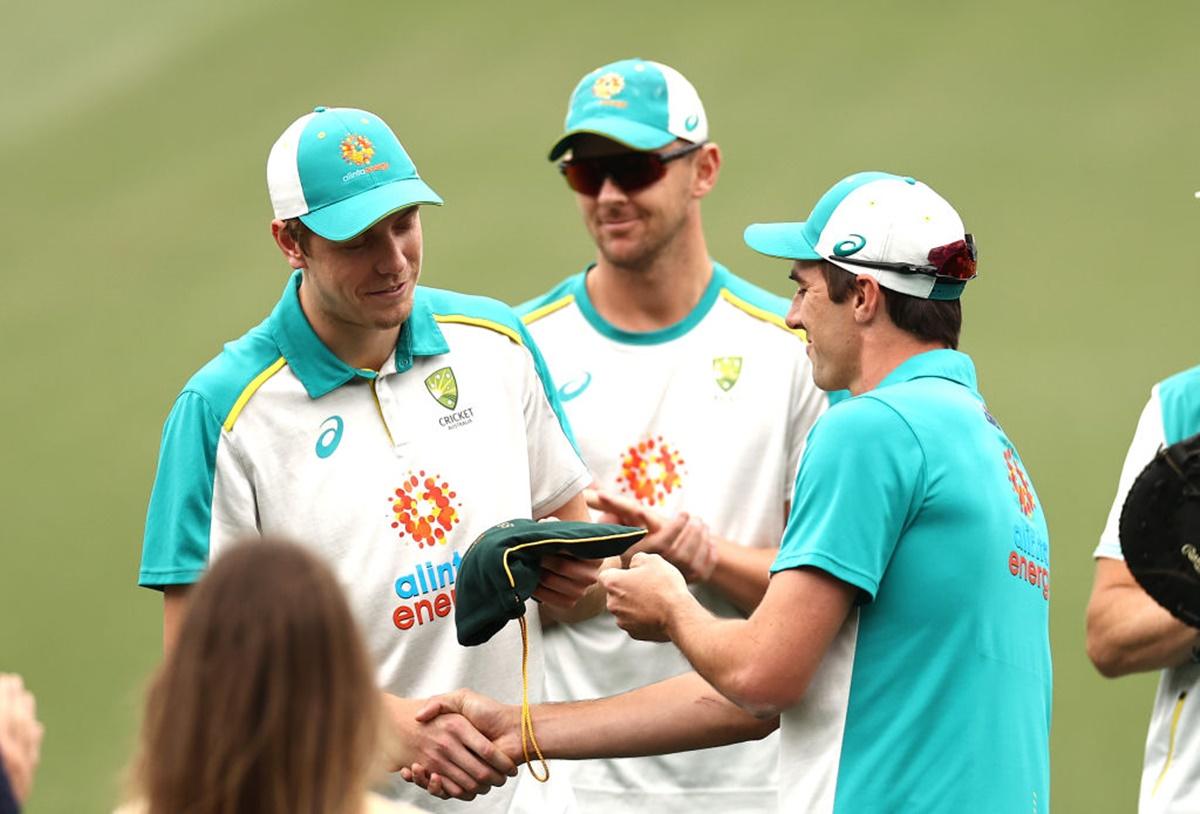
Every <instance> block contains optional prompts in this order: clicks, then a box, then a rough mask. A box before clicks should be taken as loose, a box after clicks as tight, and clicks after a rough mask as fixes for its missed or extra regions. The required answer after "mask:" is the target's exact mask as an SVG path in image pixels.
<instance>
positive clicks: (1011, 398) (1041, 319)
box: [0, 0, 1200, 814]
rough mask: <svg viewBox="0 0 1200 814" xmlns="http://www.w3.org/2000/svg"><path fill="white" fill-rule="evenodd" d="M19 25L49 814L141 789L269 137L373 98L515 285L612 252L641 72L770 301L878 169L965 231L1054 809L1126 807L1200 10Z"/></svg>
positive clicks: (230, 18)
mask: <svg viewBox="0 0 1200 814" xmlns="http://www.w3.org/2000/svg"><path fill="white" fill-rule="evenodd" d="M2 20H3V22H2V23H0V29H2V32H0V77H2V78H0V87H2V89H3V93H2V95H0V99H3V110H2V112H0V179H2V180H0V213H2V214H0V234H3V236H4V239H3V248H2V251H3V253H4V255H5V261H4V262H5V269H4V271H3V273H2V275H0V279H2V281H3V282H2V284H0V347H2V348H3V350H2V352H0V360H2V361H0V364H2V371H0V372H2V373H3V381H4V382H5V386H4V395H3V398H2V399H0V411H2V412H0V427H3V431H2V434H0V439H2V447H0V448H2V449H3V456H2V459H3V461H4V463H5V466H4V468H3V472H2V474H0V487H2V488H0V500H2V501H3V502H2V504H0V508H2V514H3V520H4V522H3V531H2V532H0V538H2V540H3V543H2V546H0V670H10V671H11V670H16V671H20V672H22V673H23V674H24V675H25V676H26V678H27V680H28V683H29V684H30V685H31V686H32V688H33V689H34V690H35V691H36V693H37V695H38V700H39V705H40V712H41V716H42V719H43V720H44V722H45V724H46V728H47V734H46V741H45V748H44V757H43V765H42V771H41V774H40V776H39V779H38V788H37V792H36V795H35V799H34V801H33V803H32V805H31V806H30V808H29V811H30V812H32V813H33V814H46V813H47V812H83V811H105V810H109V808H110V807H111V804H112V803H113V802H114V800H115V799H116V793H117V788H118V779H117V778H118V773H119V769H120V767H121V766H122V765H123V763H124V761H125V759H126V757H127V755H128V752H129V749H130V745H131V743H132V738H133V734H134V730H135V721H136V710H137V706H138V703H139V697H140V692H141V687H142V686H143V683H144V681H145V678H146V676H147V674H148V671H149V670H150V669H151V668H152V666H153V665H154V663H155V662H156V659H157V657H158V647H159V645H158V635H159V618H160V599H159V597H158V595H157V594H153V593H151V592H149V591H145V590H141V589H138V588H136V587H135V579H136V570H137V563H138V558H139V553H140V545H141V532H142V523H143V520H144V512H145V506H146V499H147V496H148V493H149V488H150V481H151V477H152V474H153V471H154V464H155V456H156V451H157V444H158V438H159V431H160V428H161V422H162V420H163V418H164V417H165V415H166V413H167V410H168V409H169V407H170V404H171V402H172V400H173V398H174V396H175V394H176V393H177V392H178V390H179V388H180V386H181V385H182V384H183V382H184V381H185V379H186V378H187V377H188V375H189V374H190V373H191V372H192V371H193V370H194V369H195V368H197V367H198V366H199V365H200V364H202V363H203V362H204V361H205V360H207V359H208V358H209V357H211V356H212V355H214V354H215V353H216V352H217V351H218V350H219V349H220V346H221V343H222V342H223V341H225V340H227V339H230V338H233V337H236V336H237V335H239V334H240V333H241V332H242V331H243V330H245V329H246V328H247V327H249V326H251V325H253V324H255V323H256V322H257V321H258V320H259V319H260V318H261V317H262V316H263V315H264V314H265V313H266V312H267V310H268V309H269V308H270V306H271V305H272V304H273V303H274V301H275V299H276V297H277V296H278V292H279V290H280V288H281V286H282V284H283V281H284V279H285V277H286V274H287V271H288V269H287V268H286V266H285V264H284V263H283V262H282V260H281V258H280V257H279V255H278V252H277V251H276V249H275V248H274V246H273V244H272V243H271V241H270V239H269V236H268V231H267V224H268V220H269V218H270V209H269V205H268V201H267V195H266V190H265V184H264V174H265V170H264V165H265V161H266V155H267V150H268V148H269V147H270V144H271V142H272V141H273V140H274V138H275V137H276V136H277V135H278V133H279V132H280V131H281V130H282V129H283V127H285V126H286V125H287V124H288V123H289V122H291V121H292V119H294V118H295V117H296V116H298V115H300V114H301V113H303V112H305V111H306V110H307V109H309V108H311V107H312V106H313V105H316V104H326V105H356V106H362V107H367V108H370V109H372V110H374V111H376V112H378V113H379V114H381V115H382V116H383V117H384V118H385V119H386V120H387V121H389V122H390V123H391V124H393V126H395V128H396V129H397V131H398V132H399V134H400V137H401V139H402V140H403V142H404V143H405V145H406V146H407V147H408V148H409V150H410V152H411V153H412V155H413V156H414V158H415V159H416V161H417V163H418V166H419V167H420V168H421V171H422V174H423V175H424V176H425V177H426V179H428V180H429V182H430V183H431V184H432V185H433V186H434V188H435V189H437V190H438V192H440V193H441V194H442V195H443V196H444V197H445V199H446V202H447V205H446V206H445V207H444V208H443V209H440V210H430V211H427V212H426V213H424V215H423V222H424V230H425V240H426V254H425V270H424V281H425V282H427V283H429V284H432V285H437V286H443V287H450V288H458V289H463V290H467V291H472V292H481V293H486V294H490V295H494V296H497V297H500V298H502V299H506V300H509V301H519V300H522V299H525V298H527V297H529V296H532V295H534V294H536V293H538V292H540V291H541V290H543V289H545V288H547V287H549V285H550V284H551V283H552V282H554V281H556V280H558V279H559V278H561V277H563V276H565V275H567V274H569V273H572V272H574V271H576V270H578V269H579V268H580V267H581V266H582V265H583V264H584V262H585V261H586V260H587V259H588V257H589V252H590V244H589V242H588V240H587V238H586V236H585V234H584V232H583V230H582V228H581V226H580V225H579V223H578V218H577V215H576V213H575V211H574V206H573V203H572V200H571V197H570V195H569V194H568V192H567V190H566V189H565V187H564V185H563V184H562V182H561V180H560V179H559V178H558V176H557V174H556V173H555V172H554V171H553V170H552V168H551V166H550V165H549V164H548V163H547V162H546V161H545V154H546V151H547V150H548V148H549V146H550V144H551V143H552V141H553V140H554V137H555V136H556V135H557V133H558V128H559V127H560V125H561V121H562V114H563V112H564V109H565V103H566V97H567V94H568V92H569V91H570V89H571V87H572V86H573V84H574V82H575V80H576V79H577V78H578V77H579V76H580V75H582V74H583V73H584V72H585V71H586V70H589V69H591V68H592V67H595V66H596V65H599V64H601V63H603V62H607V61H609V60H612V59H616V58H620V57H625V56H635V55H637V56H643V57H647V58H653V59H657V60H661V61H664V62H667V63H669V64H671V65H673V66H675V67H677V68H679V69H680V70H682V71H683V72H684V73H685V74H686V75H688V77H689V78H690V79H692V80H693V82H694V83H695V84H696V86H697V87H698V88H699V90H700V93H701V95H702V97H703V98H704V100H705V103H706V105H707V107H708V111H709V115H710V118H711V121H712V135H713V137H714V139H716V140H717V141H719V142H720V144H721V146H722V147H723V149H724V152H725V159H726V161H725V166H724V169H723V173H722V177H721V180H720V184H719V185H718V187H717V189H716V191H715V192H714V194H713V195H712V196H711V198H710V199H709V200H708V201H707V202H706V204H705V220H706V225H707V229H708V234H709V236H710V242H711V248H712V251H713V254H714V255H715V256H716V257H717V258H719V259H720V260H722V261H723V262H724V263H726V264H727V265H729V266H731V267H732V268H733V269H734V270H735V271H737V272H739V273H741V274H742V275H744V276H747V277H749V278H750V279H752V280H754V281H756V282H759V283H761V284H764V285H766V286H767V287H769V288H771V289H772V290H775V291H777V292H779V293H782V294H789V293H790V291H789V286H788V283H787V281H786V268H785V266H784V264H783V263H781V262H771V261H769V260H767V259H765V258H762V257H759V256H756V255H754V254H752V253H751V252H750V251H749V250H748V249H746V248H745V247H744V246H743V245H742V243H741V238H740V236H741V231H742V228H743V227H744V225H745V224H747V223H749V222H751V221H753V220H761V219H782V218H795V219H799V218H801V217H803V216H804V215H805V214H806V213H807V211H808V208H809V206H810V205H811V203H812V202H813V201H814V200H815V198H816V197H817V196H818V195H819V194H820V193H821V192H822V191H824V190H825V189H826V188H827V187H828V186H829V184H830V183H832V182H833V181H834V180H836V179H838V178H840V177H842V176H844V175H846V174H848V173H850V172H852V171H856V170H861V169H882V170H890V171H895V172H900V173H906V174H912V175H915V176H917V177H919V178H921V179H923V180H925V181H928V182H929V183H930V184H931V185H932V186H934V187H935V188H936V189H938V190H939V191H940V192H942V193H943V194H944V195H946V197H948V198H949V199H950V200H951V201H953V202H954V203H955V205H956V206H957V207H958V208H959V210H960V211H961V212H962V214H963V215H964V218H965V220H966V221H967V223H968V225H969V228H970V229H971V230H972V231H973V232H974V233H975V235H976V236H977V239H978V242H979V245H980V251H981V265H980V268H981V274H980V277H979V279H978V281H976V282H975V283H973V284H972V285H971V287H970V291H969V292H968V293H967V295H966V297H965V300H964V305H965V314H966V329H965V335H964V349H965V350H967V351H968V352H970V353H972V354H973V355H974V356H975V358H976V360H977V362H978V365H979V368H980V381H981V388H982V390H983V392H984V394H985V396H986V397H987V398H988V401H989V404H990V406H991V408H992V411H993V412H994V413H995V415H996V416H997V417H999V419H1000V420H1001V421H1002V422H1003V424H1004V426H1005V428H1006V430H1007V431H1008V433H1009V434H1010V435H1011V437H1012V438H1013V439H1014V440H1015V442H1016V443H1017V444H1018V445H1019V446H1020V449H1021V452H1022V455H1023V457H1024V460H1025V463H1026V464H1027V466H1028V469H1029V471H1030V473H1031V475H1032V476H1033V478H1034V480H1035V482H1036V484H1037V488H1038V491H1039V493H1040V497H1041V499H1042V501H1043V503H1044V506H1045V509H1046V515H1047V517H1048V519H1049V522H1050V526H1051V532H1052V551H1053V554H1052V572H1053V594H1052V599H1051V617H1052V622H1051V624H1052V640H1053V647H1054V657H1055V672H1056V675H1055V679H1056V680H1055V701H1056V704H1055V713H1054V725H1053V760H1054V765H1053V786H1052V789H1053V801H1054V806H1055V808H1056V809H1057V810H1058V811H1060V812H1079V811H1089V812H1126V811H1131V810H1133V805H1134V801H1135V799H1136V789H1137V783H1138V776H1139V771H1140V765H1141V757H1140V756H1141V748H1142V741H1143V738H1144V733H1145V722H1146V719H1147V716H1148V713H1149V708H1150V702H1151V698H1152V694H1153V689H1154V679H1153V678H1152V677H1149V676H1144V677H1139V678H1135V679H1123V680H1120V681H1116V682H1109V681H1105V680H1103V679H1101V678H1099V677H1098V676H1097V675H1096V674H1095V673H1094V672H1093V671H1092V669H1091V667H1090V665H1089V663H1088V662H1087V659H1086V656H1085V655H1084V652H1083V609H1084V605H1085V602H1086V598H1087V593H1088V590H1089V587H1090V580H1091V568H1092V563H1091V556H1090V553H1091V549H1092V547H1093V545H1094V544H1095V539H1096V537H1097V534H1098V533H1099V531H1100V528H1101V526H1102V525H1103V521H1104V516H1105V513H1106V511H1107V509H1108V505H1109V502H1110V501H1111V499H1112V494H1113V491H1114V489H1115V481H1116V476H1117V473H1118V470H1119V468H1120V463H1121V459H1122V456H1123V453H1124V450H1125V447H1126V445H1127V443H1128V441H1129V438H1130V437H1131V434H1132V431H1133V426H1134V422H1135V421H1136V418H1137V415H1138V412H1139V410H1140V408H1141V406H1142V405H1143V403H1144V402H1145V399H1146V397H1147V395H1148V391H1149V388H1150V386H1151V384H1152V383H1153V382H1154V381H1156V380H1158V379H1160V378H1162V377H1163V376H1164V375H1166V374H1168V373H1170V372H1172V371H1175V370H1177V369H1180V368H1183V367H1186V366H1190V365H1193V364H1196V363H1200V353H1197V351H1196V349H1195V348H1194V347H1193V346H1192V342H1193V341H1194V339H1195V335H1196V328H1195V325H1196V318H1195V310H1196V308H1195V303H1196V299H1197V290H1198V285H1197V280H1198V279H1200V258H1197V251H1196V250H1197V246H1198V244H1200V201H1196V200H1194V199H1193V192H1194V191H1195V190H1196V189H1200V164H1198V162H1197V135H1196V134H1197V131H1198V129H1200V128H1198V125H1200V111H1198V107H1197V103H1196V94H1195V77H1196V70H1195V53H1196V47H1195V43H1194V40H1195V31H1196V30H1197V26H1198V24H1200V6H1197V4H1195V3H1194V2H1187V1H1185V0H1164V2H1159V3H1154V4H1134V3H1129V2H1127V0H1062V1H1061V2H1057V3H1046V2H1035V1H1034V0H1008V2H1001V3H995V2H980V1H979V0H959V2H950V1H949V0H943V1H942V2H933V1H932V0H909V2H903V3H902V2H883V1H882V0H879V1H877V2H871V1H870V0H860V1H858V2H855V1H854V0H849V1H847V0H842V1H841V2H828V0H821V1H820V2H811V3H798V2H775V3H766V2H757V1H756V0H743V2H738V3H717V2H711V3H709V2H693V3H682V4H674V5H671V6H665V5H662V4H646V3H630V2H626V1H625V0H613V1H612V2H608V3H602V4H588V5H571V4H564V3H551V2H544V1H542V0H539V2H513V3H507V4H505V3H482V2H481V3H469V2H454V0H446V2H442V3H421V4H418V3H402V2H367V1H365V0H364V1H363V2H359V3H354V4H348V3H313V2H302V1H298V2H292V3H286V4H284V3H268V2H259V1H258V0H245V1H244V2H240V3H233V2H225V1H224V0H219V1H218V2H211V3H193V2H182V0H160V2H157V3H150V2H135V0H111V1H110V2H107V3H83V2H79V0H65V1H64V2H59V3H49V4H28V3H27V4H19V5H18V4H9V5H8V6H6V8H5V11H4V13H3V17H2ZM964 488H967V489H969V488H970V484H964ZM1030 634H1031V635H1034V634H1036V631H1030ZM980 703H986V699H980ZM962 726H963V727H970V726H971V722H970V721H963V722H962Z"/></svg>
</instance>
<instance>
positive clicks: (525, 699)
mask: <svg viewBox="0 0 1200 814" xmlns="http://www.w3.org/2000/svg"><path fill="white" fill-rule="evenodd" d="M644 533H645V529H638V530H637V531H626V532H622V533H620V534H606V535H602V536H597V537H588V538H585V539H582V540H565V539H553V540H537V541H534V542H531V543H521V544H520V545H516V546H513V547H512V548H506V549H504V560H503V562H504V573H505V574H506V575H508V584H509V587H511V588H514V589H515V588H516V587H517V580H516V578H515V577H513V573H512V569H511V568H509V567H508V555H509V554H510V553H511V552H513V551H518V550H520V549H522V548H531V547H533V546H539V545H551V544H559V545H571V544H577V543H594V542H599V541H601V540H618V539H621V538H622V537H636V536H638V535H639V534H644ZM517 621H518V622H519V623H520V624H521V753H522V754H523V755H525V763H526V765H528V766H529V773H530V774H532V775H533V779H534V780H536V781H538V782H539V783H545V782H546V781H547V780H549V779H550V764H548V763H547V762H546V757H545V756H544V755H543V754H542V749H541V747H540V746H538V742H537V738H536V737H535V736H534V734H533V711H532V710H531V709H530V708H529V628H528V626H527V625H526V624H525V615H524V614H522V615H520V616H518V617H517ZM530 746H532V747H533V751H534V754H536V755H537V759H538V762H539V763H541V764H542V774H540V775H539V774H538V770H537V768H536V767H535V766H534V765H533V758H532V757H530V756H529V747H530Z"/></svg>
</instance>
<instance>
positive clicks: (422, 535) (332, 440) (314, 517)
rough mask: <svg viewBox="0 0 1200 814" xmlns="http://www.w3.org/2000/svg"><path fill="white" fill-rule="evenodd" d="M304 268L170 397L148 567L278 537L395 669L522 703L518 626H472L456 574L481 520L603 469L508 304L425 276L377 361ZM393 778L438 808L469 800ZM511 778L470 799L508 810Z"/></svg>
mask: <svg viewBox="0 0 1200 814" xmlns="http://www.w3.org/2000/svg"><path fill="white" fill-rule="evenodd" d="M300 281H301V272H297V273H296V274H295V275H294V276H293V277H292V278H291V280H290V281H289V283H288V285H287V286H286V289H285V291H284V294H283V298H282V299H281V300H280V302H279V304H278V305H277V306H276V308H275V310H274V311H273V312H272V314H271V315H270V316H269V317H268V318H267V319H266V320H265V321H264V322H263V323H262V324H260V325H259V326H258V327H256V328H254V329H253V330H251V331H250V332H249V333H247V334H246V335H245V336H243V337H242V338H241V339H239V340H237V341H236V342H232V343H230V344H228V345H226V346H225V349H224V351H223V352H222V353H221V354H220V355H219V356H217V357H216V358H215V359H214V360H212V361H211V362H209V363H208V364H207V365H205V367H204V368H202V369H201V370H200V372H199V373H197V374H196V375H195V376H193V377H192V379H191V381H189V382H188V384H187V385H186V386H185V387H184V389H183V392H182V393H181V394H180V396H179V398H178V400H177V401H176V402H175V406H174V407H173V409H172V410H171V414H170V416H169V417H168V418H167V422H166V426H165V427H164V430H163V438H162V449H161V453H160V458H159V467H158V474H157V476H156V478H155V483H154V490H153V493H152V494H151V498H150V508H149V513H148V517H147V522H146V537H145V542H144V547H143V554H142V566H141V571H140V574H139V578H138V581H139V584H141V585H143V586H147V587H152V588H162V587H164V586H167V585H186V584H191V583H193V582H195V581H196V580H198V579H199V578H200V576H201V574H202V573H203V571H204V569H205V567H206V566H207V564H208V562H209V561H210V559H211V558H212V557H214V556H219V555H220V553H221V552H222V551H223V550H225V549H226V548H227V547H228V546H230V545H231V544H232V543H233V542H235V541H236V540H238V539H241V538H244V537H246V536H254V535H259V534H262V535H271V536H279V537H284V538H287V539H290V540H293V541H295V542H297V543H300V544H302V545H304V546H307V547H309V548H312V549H313V550H315V551H316V552H318V553H319V554H321V555H322V556H323V557H324V558H325V560H326V561H327V562H328V563H329V564H330V565H331V566H332V567H333V569H334V570H335V572H336V574H337V576H338V578H339V580H340V582H341V583H342V585H343V587H344V588H345V590H346V593H347V597H348V599H349V601H350V604H351V607H352V609H353V610H354V613H355V617H356V618H357V620H358V622H359V625H360V627H361V629H362V632H363V634H364V635H365V638H366V641H367V644H368V647H369V651H370V654H371V657H372V659H373V662H374V664H375V667H376V677H377V680H378V682H379V685H380V686H381V687H382V688H383V689H385V690H386V691H388V692H391V693H394V694H396V695H399V696H402V697H422V696H427V695H431V694H435V693H439V692H446V691H449V690H452V689H455V688H457V687H471V688H473V689H475V690H478V691H479V692H482V693H484V694H486V695H489V696H492V697H494V698H497V699H500V700H501V701H504V702H506V703H519V702H520V699H521V669H520V668H521V638H520V634H519V630H518V628H517V626H515V625H511V626H509V627H506V628H505V629H504V630H503V631H501V632H500V633H499V634H497V635H496V636H495V638H493V639H492V640H491V641H490V642H488V643H486V644H484V645H481V646H479V647H475V648H469V649H468V648H463V647H461V646H459V644H458V642H457V639H456V637H455V630H454V616H453V610H454V601H455V593H454V582H455V577H456V575H457V571H458V565H459V562H460V561H461V556H462V553H463V552H464V551H465V550H466V548H467V546H468V545H469V544H470V543H471V541H472V540H474V539H475V537H477V536H478V535H479V534H480V533H481V532H482V531H483V530H484V529H486V528H488V527H489V526H491V525H493V524H495V523H497V522H500V521H503V520H508V519H511V518H517V517H523V518H528V517H538V516H541V515H544V514H547V513H549V512H550V511H551V510H553V509H555V508H557V507H558V506H559V505H561V504H562V503H564V502H566V501H567V500H568V499H570V498H571V497H573V496H574V495H576V494H577V493H578V492H579V491H581V490H582V489H583V487H584V486H585V485H586V484H587V483H588V482H589V481H590V479H591V476H590V475H589V473H588V471H587V469H586V467H585V466H584V465H583V462H582V461H581V460H580V457H579V455H578V453H577V452H576V451H575V449H574V446H573V442H572V440H571V438H570V431H569V429H568V427H567V425H566V422H565V419H564V418H563V417H562V415H561V408H560V407H559V404H558V398H557V396H556V394H555V393H554V390H553V387H552V385H551V384H550V379H549V375H548V373H547V372H546V368H545V365H544V363H543V361H542V358H541V355H540V353H539V352H538V350H537V347H536V346H535V345H534V343H533V342H532V340H531V339H530V337H529V335H528V333H527V332H526V331H525V328H524V326H523V325H522V324H521V322H520V321H519V320H518V319H517V317H516V316H515V314H513V312H512V311H511V310H510V309H509V308H508V307H507V306H504V305H502V304H501V303H498V302H496V301H494V300H489V299H485V298H481V297H471V296H466V295H462V294H455V293H452V292H448V291H439V290H436V289H430V288H424V287H418V288H417V290H416V293H415V300H414V304H413V310H412V315H411V316H410V317H409V319H408V321H407V322H405V324H404V326H403V328H402V329H401V332H400V339H399V341H398V343H397V346H396V353H395V355H394V356H393V357H392V358H390V359H389V360H388V361H387V362H386V363H385V364H384V366H383V367H382V369H381V370H380V371H378V372H377V373H376V372H374V371H363V370H355V369H353V368H351V367H349V366H347V365H346V364H345V363H343V362H342V361H341V360H340V359H338V358H337V357H336V356H335V355H334V354H333V353H332V352H331V351H330V350H329V349H328V348H327V347H325V345H324V344H322V343H321V341H320V339H318V337H317V335H316V334H315V333H314V332H313V330H312V328H311V327H310V325H309V323H308V321H307V319H306V318H305V316H304V313H303V311H302V310H301V308H300V302H299V296H298V291H299V286H300ZM263 577H264V579H269V578H270V575H267V574H264V575H263ZM528 618H529V621H530V625H529V627H530V636H531V647H530V653H531V655H530V676H531V680H530V683H531V687H530V694H531V697H530V700H531V701H534V702H536V701H538V700H541V698H542V693H543V686H542V685H543V663H542V657H541V653H542V647H541V644H540V642H541V630H540V627H539V626H538V624H537V613H530V614H528ZM527 775H528V773H527V772H526V771H524V770H523V771H522V779H523V780H524V779H525V778H527ZM554 782H555V780H554V778H552V781H551V783H552V784H553V783H554ZM394 785H395V788H394V789H393V792H394V793H395V795H396V796H404V797H406V798H409V799H411V800H413V801H416V802H419V803H420V805H422V806H424V807H426V808H429V809H430V810H435V811H436V810H443V809H444V810H457V806H455V805H454V804H452V803H450V804H445V803H442V802H440V801H437V800H435V799H434V798H431V797H429V796H428V795H426V794H425V793H424V792H422V791H420V790H419V789H417V788H416V787H415V786H407V787H406V784H403V783H401V782H399V781H397V782H396V783H395V784H394ZM517 785H518V784H517V783H515V782H509V783H507V784H506V785H505V786H504V787H503V788H499V789H495V790H493V791H492V792H491V793H490V794H488V795H487V796H485V797H481V798H479V799H478V800H477V801H476V802H475V803H474V804H473V808H472V810H473V811H480V812H485V811H486V812H492V811H496V812H499V811H508V810H509V805H510V802H511V800H512V796H513V794H514V792H515V790H516V787H517ZM529 785H530V786H537V784H534V783H529ZM552 791H553V788H549V789H548V788H544V787H540V786H538V787H536V788H531V789H529V790H528V791H523V796H524V795H525V794H530V795H531V799H532V800H533V801H534V802H533V803H532V805H533V809H531V810H551V811H553V810H560V809H558V808H556V807H553V806H551V805H550V804H549V803H547V802H546V799H547V798H543V797H540V796H539V795H542V794H544V793H550V792H552ZM538 800H541V802H540V803H538V802H537V801H538Z"/></svg>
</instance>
